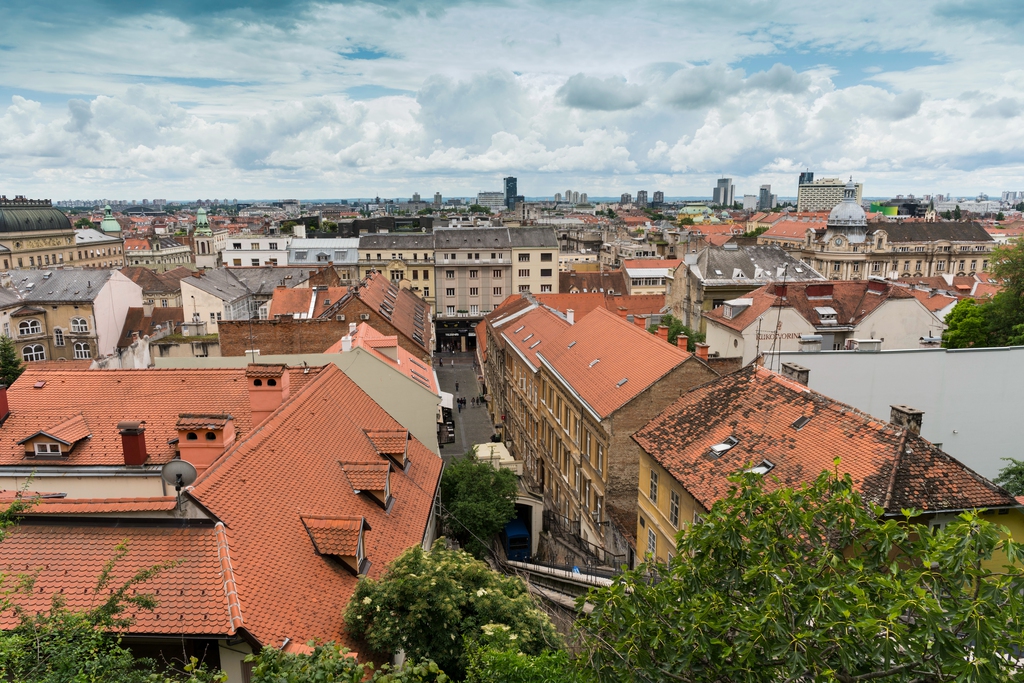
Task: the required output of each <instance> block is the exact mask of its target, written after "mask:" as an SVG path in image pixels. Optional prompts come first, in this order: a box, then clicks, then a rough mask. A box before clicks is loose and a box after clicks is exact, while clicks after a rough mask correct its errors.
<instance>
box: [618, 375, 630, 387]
mask: <svg viewBox="0 0 1024 683" xmlns="http://www.w3.org/2000/svg"><path fill="white" fill-rule="evenodd" d="M628 381H629V378H628V377H623V378H622V379H620V380H619V381H618V382H616V383H615V386H617V387H621V386H622V385H623V384H625V383H626V382H628Z"/></svg>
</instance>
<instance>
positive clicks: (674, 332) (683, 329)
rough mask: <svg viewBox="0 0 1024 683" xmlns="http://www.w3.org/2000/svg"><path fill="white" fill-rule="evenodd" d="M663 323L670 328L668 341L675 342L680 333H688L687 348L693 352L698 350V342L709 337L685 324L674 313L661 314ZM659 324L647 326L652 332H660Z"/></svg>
mask: <svg viewBox="0 0 1024 683" xmlns="http://www.w3.org/2000/svg"><path fill="white" fill-rule="evenodd" d="M661 324H662V325H664V326H665V327H667V328H668V343H669V344H675V343H676V341H677V340H678V339H679V335H681V334H683V335H686V350H687V351H689V352H690V353H693V352H694V351H696V350H697V343H698V342H700V343H703V342H704V340H705V339H706V338H707V337H706V335H705V334H704V333H703V332H698V331H696V330H691V329H690V328H689V327H687V326H686V325H684V324H683V321H682V320H680V319H679V318H677V317H675V316H674V315H663V316H661ZM658 327H659V326H658V325H651V326H650V327H648V328H647V331H648V332H650V333H651V334H657V333H658Z"/></svg>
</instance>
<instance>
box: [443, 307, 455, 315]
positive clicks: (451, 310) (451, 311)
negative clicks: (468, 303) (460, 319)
mask: <svg viewBox="0 0 1024 683" xmlns="http://www.w3.org/2000/svg"><path fill="white" fill-rule="evenodd" d="M444 310H445V312H446V313H447V314H448V315H455V307H454V306H445V309H444Z"/></svg>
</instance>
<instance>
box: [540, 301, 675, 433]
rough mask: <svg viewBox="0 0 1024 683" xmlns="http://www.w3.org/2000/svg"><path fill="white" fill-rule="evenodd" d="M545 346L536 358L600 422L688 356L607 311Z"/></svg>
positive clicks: (591, 316)
mask: <svg viewBox="0 0 1024 683" xmlns="http://www.w3.org/2000/svg"><path fill="white" fill-rule="evenodd" d="M547 346H548V349H547V350H546V351H544V352H542V353H540V354H538V356H539V357H541V358H543V360H544V361H545V362H546V363H548V364H549V365H550V366H551V367H552V368H553V369H554V371H555V372H556V373H558V375H559V376H560V377H561V378H562V379H563V380H564V381H565V383H566V384H568V385H569V386H570V387H572V389H573V390H574V391H575V392H576V393H577V394H578V395H579V396H580V397H581V398H582V399H583V400H584V401H585V402H586V404H587V405H588V406H589V407H590V408H591V410H593V411H594V412H595V413H596V414H597V415H598V417H600V418H602V419H603V418H605V417H608V416H609V415H611V414H612V413H614V412H615V411H616V410H618V409H619V408H621V407H622V406H624V405H625V404H626V403H628V402H629V401H631V400H632V399H633V398H635V397H636V396H637V395H638V394H640V393H641V392H643V391H644V390H645V389H647V387H649V386H651V385H652V384H654V383H655V382H656V381H658V380H659V379H661V378H662V377H664V376H665V375H666V374H668V373H669V372H670V371H671V370H672V369H674V368H675V367H676V366H678V365H679V364H680V363H682V362H683V361H685V360H686V359H687V358H689V357H690V354H689V353H687V352H686V351H683V350H682V349H680V348H678V347H676V346H675V345H672V344H668V343H666V342H664V341H663V340H662V339H661V338H659V337H658V336H657V335H653V334H650V333H649V332H647V331H646V330H643V329H640V328H639V327H638V326H636V325H632V324H630V323H628V322H626V321H625V320H624V319H622V318H620V317H619V316H617V315H615V314H614V313H611V312H609V311H608V310H606V309H604V308H597V309H594V311H593V312H592V313H590V314H588V315H586V316H584V317H583V318H582V319H579V320H577V321H576V324H575V325H573V326H572V327H569V328H568V329H566V330H565V331H564V332H562V334H560V335H558V336H557V337H555V338H554V339H552V340H551V342H550V344H548V345H547ZM641 358H642V359H643V362H637V359H641ZM595 360H596V361H598V362H596V363H595V362H594V361H595ZM622 380H626V381H625V382H623V381H622Z"/></svg>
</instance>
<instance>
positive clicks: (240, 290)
mask: <svg viewBox="0 0 1024 683" xmlns="http://www.w3.org/2000/svg"><path fill="white" fill-rule="evenodd" d="M182 282H183V283H184V282H187V283H188V284H190V285H192V286H193V287H195V288H196V289H201V290H203V291H204V292H206V293H207V294H212V295H213V296H215V297H219V298H220V299H221V300H222V301H237V300H238V299H241V298H243V297H247V296H249V289H248V287H246V286H245V285H244V284H242V283H241V282H239V280H238V278H236V277H235V275H234V273H233V272H232V271H228V270H207V271H205V272H204V273H203V276H202V277H190V278H185V279H184V280H182Z"/></svg>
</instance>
